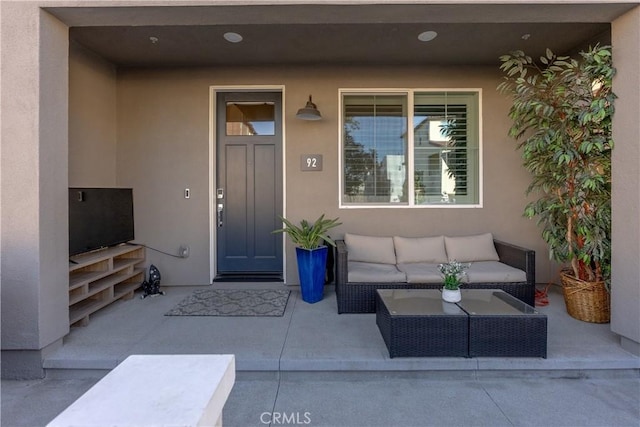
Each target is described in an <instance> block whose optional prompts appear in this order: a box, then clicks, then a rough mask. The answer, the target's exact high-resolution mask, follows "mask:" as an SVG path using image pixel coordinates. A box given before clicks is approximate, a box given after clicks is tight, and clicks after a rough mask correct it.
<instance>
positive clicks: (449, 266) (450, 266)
mask: <svg viewBox="0 0 640 427" xmlns="http://www.w3.org/2000/svg"><path fill="white" fill-rule="evenodd" d="M469 265H470V264H469V263H466V264H463V263H461V262H458V261H456V260H453V261H450V262H447V263H443V264H439V265H438V268H439V269H440V273H442V277H444V288H445V289H447V290H450V291H455V290H458V289H459V288H460V280H461V279H462V277H463V276H466V275H467V272H466V271H464V270H466V269H467V268H469Z"/></svg>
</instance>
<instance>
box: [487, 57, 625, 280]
mask: <svg viewBox="0 0 640 427" xmlns="http://www.w3.org/2000/svg"><path fill="white" fill-rule="evenodd" d="M580 55H581V61H577V60H576V59H572V58H569V57H566V56H565V57H559V56H556V55H555V54H554V53H553V52H552V51H551V50H549V49H547V50H546V51H545V54H544V56H542V57H541V58H540V59H539V61H538V63H535V62H534V61H532V59H531V57H529V56H527V55H525V54H524V53H523V52H522V51H515V52H511V53H510V54H507V55H502V56H501V57H500V61H501V63H502V64H501V66H500V69H501V70H502V71H503V72H504V73H505V77H504V79H503V81H502V82H500V84H499V85H498V90H499V91H500V92H501V93H505V94H508V95H510V96H511V97H512V99H513V104H512V106H511V108H510V110H509V117H510V118H511V120H512V121H513V123H512V125H511V127H510V129H509V136H511V137H513V138H515V139H516V140H518V147H519V148H521V149H522V159H523V165H524V167H525V168H526V169H527V170H528V171H529V172H530V173H531V175H532V180H531V184H530V185H529V188H528V189H527V194H535V195H536V196H537V197H538V199H537V200H535V201H534V202H532V203H529V204H528V205H527V206H526V207H525V210H524V216H525V217H527V218H534V217H535V218H537V223H538V225H539V226H540V227H541V228H542V237H543V239H544V240H545V242H547V244H548V245H549V249H550V255H551V257H552V259H554V260H556V261H558V262H561V263H571V264H572V266H574V268H575V271H574V272H575V274H576V276H577V277H579V278H581V279H584V280H592V279H594V278H597V279H598V280H602V279H604V280H609V273H610V264H611V259H610V256H611V149H612V147H613V141H612V138H611V131H612V128H611V122H612V120H611V119H612V116H613V113H614V100H615V98H616V96H615V94H613V92H612V78H613V76H614V75H615V69H614V68H613V66H612V62H611V51H610V48H609V47H608V46H603V47H601V46H598V45H597V46H595V47H592V48H589V50H588V51H586V52H581V53H580Z"/></svg>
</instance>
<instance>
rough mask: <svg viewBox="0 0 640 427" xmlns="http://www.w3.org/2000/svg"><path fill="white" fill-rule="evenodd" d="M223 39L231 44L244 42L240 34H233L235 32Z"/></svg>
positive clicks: (225, 35) (227, 34)
mask: <svg viewBox="0 0 640 427" xmlns="http://www.w3.org/2000/svg"><path fill="white" fill-rule="evenodd" d="M223 37H224V39H225V40H226V41H228V42H229V43H240V42H241V41H242V36H241V35H240V34H238V33H233V32H228V33H224V36H223Z"/></svg>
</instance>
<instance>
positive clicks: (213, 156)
mask: <svg viewBox="0 0 640 427" xmlns="http://www.w3.org/2000/svg"><path fill="white" fill-rule="evenodd" d="M221 92H280V93H281V94H282V103H281V108H282V115H281V117H282V215H283V216H284V217H285V218H286V216H287V193H286V185H285V183H286V182H287V162H286V161H285V160H286V152H287V150H286V147H287V144H286V140H287V132H286V120H285V119H286V117H285V114H284V113H285V111H286V108H285V87H284V85H232V86H224V85H220V86H218V85H212V86H209V184H208V185H209V283H213V279H214V278H215V277H216V274H217V264H216V260H217V253H216V250H217V248H216V238H217V234H216V233H217V229H218V227H216V210H215V208H216V195H215V192H216V186H215V185H214V182H215V180H216V164H217V163H216V162H217V148H218V144H217V137H216V135H217V133H216V132H217V125H218V123H217V120H216V117H217V116H216V114H217V111H216V109H217V108H216V106H217V101H216V100H217V97H218V93H221ZM285 237H286V236H285V235H284V233H282V278H283V280H284V283H287V252H286V249H287V248H286V244H285V242H286V240H285Z"/></svg>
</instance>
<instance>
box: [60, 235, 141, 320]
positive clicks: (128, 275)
mask: <svg viewBox="0 0 640 427" xmlns="http://www.w3.org/2000/svg"><path fill="white" fill-rule="evenodd" d="M144 260H145V252H144V247H142V246H139V245H127V244H123V245H119V246H113V247H111V248H106V249H101V250H99V251H95V252H87V253H84V254H80V255H75V256H73V257H71V258H70V259H69V324H70V325H71V326H86V325H88V324H89V315H91V314H92V313H95V312H96V311H98V310H100V309H101V308H103V307H105V306H107V305H109V304H111V303H112V302H114V301H117V300H119V299H120V298H122V299H131V298H133V292H134V291H135V290H136V289H138V288H139V287H140V285H141V284H142V282H143V281H144V279H145V269H144V266H143V264H144Z"/></svg>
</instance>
